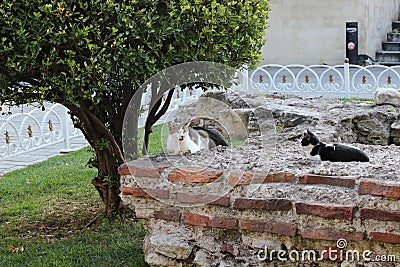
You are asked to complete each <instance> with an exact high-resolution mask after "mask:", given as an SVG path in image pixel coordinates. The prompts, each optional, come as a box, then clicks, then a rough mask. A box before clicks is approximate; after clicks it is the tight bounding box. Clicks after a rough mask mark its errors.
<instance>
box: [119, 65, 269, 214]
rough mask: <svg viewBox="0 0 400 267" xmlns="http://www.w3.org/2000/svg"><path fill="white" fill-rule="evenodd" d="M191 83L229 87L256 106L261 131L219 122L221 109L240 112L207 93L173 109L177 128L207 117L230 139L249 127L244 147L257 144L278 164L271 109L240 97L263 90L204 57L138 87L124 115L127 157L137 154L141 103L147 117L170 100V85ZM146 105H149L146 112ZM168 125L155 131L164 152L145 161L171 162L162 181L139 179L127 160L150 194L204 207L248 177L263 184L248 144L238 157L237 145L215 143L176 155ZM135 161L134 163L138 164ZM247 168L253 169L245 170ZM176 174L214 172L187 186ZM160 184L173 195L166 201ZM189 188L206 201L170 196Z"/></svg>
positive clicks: (238, 97)
mask: <svg viewBox="0 0 400 267" xmlns="http://www.w3.org/2000/svg"><path fill="white" fill-rule="evenodd" d="M237 81H240V83H241V85H242V86H238V85H237ZM154 84H156V85H158V86H157V90H155V88H154V87H152V85H154ZM187 84H191V85H194V84H196V85H199V84H203V85H204V84H207V86H210V85H215V86H218V88H219V90H227V91H228V93H229V94H234V97H235V99H236V100H237V101H240V103H241V108H243V106H245V109H250V110H251V112H252V114H253V117H254V119H255V121H257V123H258V125H257V128H258V129H259V130H258V132H257V133H254V134H247V128H245V127H246V126H244V124H243V123H241V121H237V120H236V124H234V126H232V125H228V124H227V123H226V121H223V120H222V119H221V120H220V119H219V117H218V114H220V113H221V112H228V113H230V114H233V115H232V116H235V115H234V114H235V112H231V111H232V110H233V108H232V107H231V106H229V105H227V103H226V102H224V101H222V100H219V99H217V98H214V97H208V96H207V95H203V96H201V97H200V98H198V100H196V101H191V102H187V103H181V106H182V108H181V109H176V110H175V112H170V113H168V116H167V117H166V121H174V122H176V123H177V127H178V129H182V126H183V125H184V124H185V123H187V122H191V121H195V120H199V119H207V118H208V119H212V120H214V122H215V123H216V124H219V126H220V128H222V129H225V131H224V132H225V137H228V138H227V139H228V140H229V139H232V138H229V137H232V136H235V134H236V132H233V131H235V130H237V129H245V131H246V134H247V136H246V138H245V140H244V141H243V142H244V143H242V144H243V147H245V146H249V147H253V148H255V147H257V148H258V149H259V150H260V151H265V153H268V154H269V155H270V158H271V160H270V161H269V162H273V157H274V154H275V153H274V152H275V135H274V133H275V132H274V131H275V123H274V120H273V116H272V112H271V109H270V108H269V107H268V103H267V102H266V100H265V102H262V103H258V104H257V105H255V104H251V103H248V102H246V101H245V99H244V98H243V97H241V92H242V93H243V94H246V95H256V94H259V91H258V90H257V87H256V86H255V84H252V83H251V81H250V80H249V79H248V78H247V77H246V75H245V74H243V73H242V72H239V71H238V70H236V69H233V68H231V67H229V66H226V65H223V64H220V63H214V62H204V61H202V62H191V63H184V64H179V65H175V66H173V67H170V68H167V69H165V70H163V71H161V72H159V73H157V74H156V75H154V76H152V77H151V78H150V79H149V80H147V81H146V82H145V83H144V84H143V85H142V86H141V87H140V88H138V90H137V91H136V93H135V95H134V97H133V98H132V99H131V100H130V103H129V106H128V109H127V112H126V114H125V117H124V125H123V150H124V156H125V158H126V159H129V157H130V156H131V155H133V154H134V151H132V142H134V141H135V140H134V139H133V135H131V133H132V129H133V128H132V127H138V125H139V124H138V123H139V114H138V112H137V111H138V108H139V107H138V105H140V109H141V110H142V113H144V114H145V115H147V114H148V113H149V111H150V110H152V108H153V107H154V106H155V105H154V103H157V102H159V100H160V101H162V102H163V101H164V100H165V97H164V96H165V95H166V94H168V92H169V91H170V90H171V88H173V89H174V90H177V89H176V88H184V87H185V85H187ZM160 85H161V86H160ZM243 87H246V88H245V90H244V91H241V89H243ZM151 88H153V89H151ZM214 88H215V87H214ZM230 88H235V90H234V92H232V91H229V89H230ZM147 90H152V95H151V96H150V97H146V98H147V103H146V101H142V99H141V98H142V96H143V95H146V94H145V92H146V91H147ZM178 90H180V89H178ZM244 92H245V93H244ZM163 103H164V102H163ZM142 107H147V108H146V110H143V109H142ZM185 108H187V110H189V112H187V113H185ZM182 109H183V111H182ZM182 114H187V115H186V117H182V116H185V115H182ZM142 115H143V114H142ZM234 121H235V120H234ZM167 124H168V123H165V124H162V130H161V133H160V136H154V134H152V138H156V139H160V140H162V142H163V150H164V152H163V153H159V154H157V155H155V156H148V157H142V158H141V159H140V160H141V161H145V162H146V166H153V167H154V170H158V167H157V166H156V164H157V165H158V164H164V165H165V164H166V165H167V166H169V167H167V168H165V169H163V172H162V174H161V175H160V177H159V179H154V178H146V177H137V176H136V175H135V173H134V170H136V168H129V163H128V170H129V172H130V176H131V177H133V179H134V181H135V183H136V184H137V186H138V187H139V188H141V189H143V190H145V191H146V193H147V194H148V195H150V196H152V197H153V198H155V199H157V200H158V201H160V202H163V203H168V204H169V205H174V206H184V207H188V206H200V205H205V204H207V203H211V202H214V201H217V200H218V199H220V198H221V196H224V195H225V194H227V193H229V192H230V191H231V190H232V189H233V188H234V186H235V185H236V184H237V183H238V182H239V181H241V180H242V178H243V177H244V178H245V179H246V182H247V183H250V184H251V183H254V186H253V189H254V190H256V188H258V186H259V184H260V181H257V179H259V178H260V177H252V176H251V175H250V174H249V173H250V170H251V169H252V166H253V164H254V155H255V153H256V152H255V149H247V150H246V149H245V148H244V149H242V150H240V152H239V154H240V156H237V155H238V154H234V155H235V156H232V155H233V153H234V149H235V147H233V146H228V147H216V148H213V149H210V150H207V149H205V150H201V151H199V152H196V153H192V154H182V153H178V154H177V155H173V154H174V153H172V155H171V154H169V153H167V151H166V146H165V145H166V144H165V142H166V139H167V136H168V135H169V129H168V125H167ZM233 128H234V129H233ZM185 138H186V137H185ZM228 143H229V141H228ZM236 153H238V152H236ZM216 162H218V163H216ZM132 164H135V162H133V163H132ZM149 164H151V165H149ZM263 164H264V165H267V164H268V162H265V163H264V162H263ZM264 167H265V166H264ZM267 167H268V165H267ZM246 171H248V172H249V173H246ZM177 175H181V176H182V175H183V176H185V177H195V176H204V175H206V176H207V175H209V176H210V179H208V180H207V179H206V180H207V181H203V182H202V181H199V182H198V183H191V184H190V186H187V183H186V185H185V183H184V182H182V181H181V180H179V179H178V180H176V179H174V178H173V177H176V176H177ZM250 176H251V177H250ZM127 179H130V178H127ZM155 188H157V189H166V190H169V192H170V194H169V195H170V198H168V199H165V198H160V197H157V196H156V194H154V192H156V191H157V190H156V191H155V190H154V189H155ZM189 192H190V193H191V194H193V193H195V194H196V193H198V194H199V198H201V196H202V195H207V199H201V200H199V201H197V203H194V204H192V203H190V204H188V203H187V202H186V203H184V202H182V201H179V199H176V197H171V196H175V195H176V194H185V193H189ZM191 202H196V201H191Z"/></svg>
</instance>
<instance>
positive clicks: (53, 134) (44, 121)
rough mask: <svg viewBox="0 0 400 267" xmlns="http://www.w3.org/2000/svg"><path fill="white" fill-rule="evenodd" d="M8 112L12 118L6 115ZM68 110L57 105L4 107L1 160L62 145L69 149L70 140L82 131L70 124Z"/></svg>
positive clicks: (1, 122)
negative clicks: (43, 107)
mask: <svg viewBox="0 0 400 267" xmlns="http://www.w3.org/2000/svg"><path fill="white" fill-rule="evenodd" d="M9 112H10V114H11V115H9V114H8V113H9ZM67 112H68V110H67V109H66V108H65V107H64V106H62V105H60V104H51V103H46V104H45V109H44V110H42V109H40V108H38V107H37V106H36V105H35V104H30V105H23V106H20V107H7V106H3V108H2V111H1V112H0V114H1V115H0V160H3V159H7V158H9V157H11V156H16V155H19V154H23V153H26V152H29V151H34V150H38V149H42V148H45V147H50V146H52V145H54V144H58V143H63V149H62V150H64V151H69V150H70V141H71V139H72V138H76V137H81V136H82V132H81V131H80V130H78V129H76V128H74V127H73V125H72V120H71V119H70V116H69V114H68V113H67Z"/></svg>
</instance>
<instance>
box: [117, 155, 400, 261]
mask: <svg viewBox="0 0 400 267" xmlns="http://www.w3.org/2000/svg"><path fill="white" fill-rule="evenodd" d="M166 170H168V172H165V173H164V171H166ZM120 174H121V175H122V180H121V183H122V188H121V191H122V198H123V200H124V201H125V202H126V203H127V204H128V206H131V208H132V209H134V210H135V211H136V213H137V217H138V218H141V219H145V220H147V221H149V220H150V221H163V222H165V223H167V224H168V223H174V224H176V223H178V224H179V225H185V226H187V227H203V228H209V229H227V230H236V231H238V232H240V233H241V234H246V233H268V234H271V235H273V236H274V235H276V236H279V237H287V238H293V242H297V241H298V240H311V241H313V242H319V241H320V240H326V241H334V240H338V239H339V238H344V239H346V240H347V241H354V242H363V244H365V246H374V244H375V245H380V244H385V246H386V248H388V247H387V246H391V247H389V248H390V249H393V250H394V252H398V253H399V256H400V182H386V181H382V180H378V179H376V180H373V179H363V178H360V177H333V176H321V175H312V174H301V175H296V174H294V173H269V174H262V173H244V174H242V175H240V174H229V175H228V176H224V171H222V170H210V169H207V170H198V171H195V169H194V168H187V169H175V168H172V167H170V166H168V165H160V164H156V165H153V164H150V163H149V162H147V163H146V162H145V161H133V162H130V163H129V164H128V165H127V164H125V165H122V166H121V167H120ZM132 174H134V176H135V179H141V177H143V179H144V178H146V179H147V178H153V179H168V181H169V182H170V183H180V184H181V185H182V184H185V185H186V186H187V187H190V186H191V185H198V184H207V183H212V182H216V181H217V182H218V181H219V179H229V181H228V182H229V183H230V184H231V185H232V190H231V191H230V192H229V193H227V194H221V195H218V194H215V193H199V192H187V191H186V192H179V191H173V190H171V189H170V188H169V189H168V188H162V186H161V187H160V186H159V185H157V183H154V184H155V186H154V188H140V187H139V186H138V185H137V183H135V182H134V180H135V179H131V178H132ZM224 177H225V178H224ZM269 183H274V184H280V185H281V186H282V187H284V186H287V185H288V184H296V185H297V186H299V188H307V190H312V189H313V188H328V187H329V188H337V189H338V190H344V192H348V193H349V194H353V195H355V200H354V204H352V205H343V204H338V203H326V202H322V201H317V200H304V199H299V198H298V197H296V196H287V197H284V198H270V197H259V196H258V197H252V196H249V195H246V194H244V193H243V192H244V189H245V188H246V186H250V185H254V184H264V185H265V184H269ZM160 184H161V183H160ZM194 188H195V187H194ZM300 190H301V189H300ZM194 191H195V190H194ZM153 197H155V198H157V199H158V200H157V199H153ZM163 199H165V200H173V201H172V202H171V201H170V202H168V203H165V202H164V203H163V202H162V201H160V200H163ZM372 200H373V201H372ZM171 203H174V204H171ZM193 204H197V205H193ZM296 240H297V241H296ZM232 242H233V241H232ZM225 246H226V245H225ZM399 260H400V259H399Z"/></svg>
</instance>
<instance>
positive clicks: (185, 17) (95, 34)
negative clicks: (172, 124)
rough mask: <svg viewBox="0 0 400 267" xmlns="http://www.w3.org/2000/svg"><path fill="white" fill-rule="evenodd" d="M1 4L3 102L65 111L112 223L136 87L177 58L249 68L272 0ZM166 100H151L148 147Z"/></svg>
mask: <svg viewBox="0 0 400 267" xmlns="http://www.w3.org/2000/svg"><path fill="white" fill-rule="evenodd" d="M0 1H1V5H0V103H8V104H15V105H18V104H22V103H27V102H34V101H35V102H39V103H43V101H51V102H57V103H61V104H63V105H65V106H66V107H67V108H68V109H69V110H70V114H71V117H72V119H73V121H74V123H75V125H76V126H77V127H78V128H80V129H81V130H82V132H83V133H84V135H85V137H86V139H87V140H88V142H89V143H90V145H91V146H92V147H93V148H94V151H95V154H96V160H95V161H94V162H93V164H94V166H96V167H97V168H98V175H97V177H95V178H94V179H93V184H94V186H95V187H96V189H97V190H98V192H99V194H100V196H101V198H102V200H103V201H104V203H105V213H106V216H108V217H111V216H112V214H113V211H117V210H118V208H119V206H120V198H119V193H120V191H119V175H118V171H117V168H118V166H119V165H120V164H122V163H124V161H125V160H126V159H124V156H123V151H122V134H121V133H122V127H123V118H124V114H125V111H126V109H127V107H128V106H129V101H130V99H131V98H132V97H133V96H135V93H136V92H137V91H138V88H139V87H140V85H141V84H142V83H143V82H145V81H146V80H147V79H148V78H149V77H151V76H152V75H154V74H156V73H157V72H159V71H161V70H163V69H165V68H168V67H170V66H173V65H176V64H179V63H183V62H191V61H213V62H220V63H224V64H227V65H229V66H231V67H234V68H238V67H240V66H242V64H244V63H247V64H249V65H250V66H254V65H255V64H256V63H257V62H258V60H259V59H260V50H261V47H262V45H263V35H264V30H265V28H266V25H267V17H268V11H269V8H268V0H249V1H231V0H223V1H214V0H207V1H203V0H191V1H189V0H180V1H178V0H170V1H166V0H154V1H149V0H141V1H135V0H130V1H128V0H125V1H124V0H119V1H117V0H90V1H83V0H77V1H60V0H19V1H15V0H0ZM171 96H172V93H171V91H170V92H169V93H168V98H167V101H165V103H164V104H162V103H161V101H156V102H155V103H154V108H153V109H152V111H151V112H150V115H149V117H148V120H147V122H146V127H145V128H146V144H147V141H148V136H149V134H150V133H151V126H152V125H153V124H154V123H155V122H156V120H157V119H158V118H159V117H160V116H161V115H162V114H163V113H164V112H165V110H166V108H167V107H168V104H169V101H170V99H171ZM140 97H141V96H140ZM140 97H139V98H138V99H140ZM139 109H140V107H137V110H139Z"/></svg>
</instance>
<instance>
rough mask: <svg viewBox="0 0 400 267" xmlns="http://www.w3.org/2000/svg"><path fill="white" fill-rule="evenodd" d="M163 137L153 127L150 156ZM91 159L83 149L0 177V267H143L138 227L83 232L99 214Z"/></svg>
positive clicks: (112, 225)
mask: <svg viewBox="0 0 400 267" xmlns="http://www.w3.org/2000/svg"><path fill="white" fill-rule="evenodd" d="M167 136H168V127H166V125H165V124H160V125H156V126H154V127H153V134H151V136H150V144H149V154H156V153H159V152H162V151H163V149H164V146H165V144H166V139H167ZM139 138H140V139H139V140H142V139H143V131H140V132H139ZM238 142H239V141H238ZM240 142H241V141H240ZM91 157H93V152H92V151H91V150H90V149H89V148H84V149H81V150H79V151H75V152H72V153H70V154H67V155H63V156H57V157H54V158H51V159H49V160H47V161H44V162H41V163H38V164H34V165H31V166H28V167H26V168H24V169H21V170H17V171H14V172H11V173H8V174H6V175H4V176H0V267H14V266H15V267H21V266H22V267H27V266H32V267H45V266H57V267H59V266H68V267H71V266H73V267H75V266H82V267H86V266H96V267H98V266H101V267H106V266H113V267H114V266H146V264H145V262H144V255H143V251H142V245H143V238H144V236H145V232H144V229H143V227H142V225H141V224H140V223H139V222H135V221H132V220H128V219H122V218H121V219H118V220H116V221H114V222H109V221H108V220H106V219H99V221H97V222H96V223H95V224H93V225H92V226H91V227H89V228H86V227H85V225H86V224H87V223H88V222H89V221H90V220H91V219H93V218H94V217H95V216H96V215H98V214H102V211H103V203H102V202H101V199H100V197H99V195H98V193H97V191H96V189H95V188H94V186H93V185H92V184H91V180H92V178H93V177H94V176H96V172H97V171H96V169H91V168H89V167H87V166H86V164H87V162H88V160H89V159H90V158H91Z"/></svg>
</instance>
